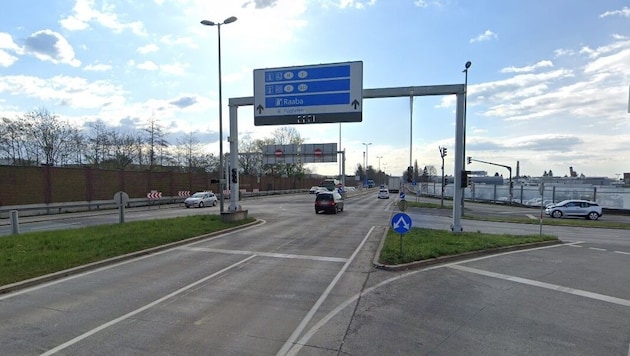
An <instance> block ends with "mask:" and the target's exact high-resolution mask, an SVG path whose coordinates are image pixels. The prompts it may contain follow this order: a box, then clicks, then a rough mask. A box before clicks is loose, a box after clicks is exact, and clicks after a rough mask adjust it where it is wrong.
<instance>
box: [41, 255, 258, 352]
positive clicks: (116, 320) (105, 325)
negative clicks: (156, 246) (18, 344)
mask: <svg viewBox="0 0 630 356" xmlns="http://www.w3.org/2000/svg"><path fill="white" fill-rule="evenodd" d="M254 257H256V256H255V255H254V256H249V257H247V258H245V259H243V260H240V261H239V262H236V263H234V264H232V265H230V266H227V267H225V268H224V269H222V270H220V271H218V272H215V273H213V274H211V275H209V276H206V277H204V278H202V279H200V280H198V281H196V282H193V283H191V284H189V285H187V286H184V287H182V288H180V289H178V290H176V291H174V292H173V293H169V294H167V295H165V296H163V297H162V298H160V299H157V300H155V301H153V302H151V303H149V304H147V305H145V306H143V307H141V308H138V309H136V310H134V311H131V312H129V313H127V314H125V315H123V316H121V317H118V318H116V319H114V320H110V321H108V322H107V323H105V324H102V325H100V326H98V327H96V328H94V329H92V330H90V331H87V332H85V333H83V334H81V335H79V336H77V337H75V338H74V339H72V340H69V341H66V342H64V343H63V344H61V345H59V346H57V347H55V348H53V349H50V350H48V351H46V352H44V353H43V354H41V355H40V356H48V355H53V354H56V353H57V352H59V351H61V350H63V349H65V348H67V347H70V346H72V345H74V344H76V343H77V342H79V341H81V340H83V339H86V338H88V337H90V336H92V335H94V334H96V333H98V332H99V331H101V330H104V329H106V328H108V327H110V326H112V325H115V324H118V323H119V322H121V321H123V320H126V319H129V318H130V317H132V316H134V315H136V314H138V313H140V312H143V311H145V310H147V309H149V308H151V307H153V306H155V305H157V304H160V303H162V302H163V301H165V300H167V299H170V298H172V297H174V296H176V295H178V294H180V293H182V292H185V291H187V290H188V289H190V288H192V287H195V286H197V285H199V284H201V283H203V282H205V281H207V280H209V279H212V278H214V277H216V276H218V275H220V274H222V273H224V272H227V271H229V270H231V269H233V268H235V267H238V266H239V265H241V264H243V263H245V262H247V261H249V260H251V259H252V258H254Z"/></svg>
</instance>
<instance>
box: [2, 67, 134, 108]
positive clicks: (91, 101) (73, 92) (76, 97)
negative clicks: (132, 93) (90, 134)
mask: <svg viewBox="0 0 630 356" xmlns="http://www.w3.org/2000/svg"><path fill="white" fill-rule="evenodd" d="M0 92H10V93H11V94H13V95H21V96H27V97H32V98H37V99H39V100H40V101H43V102H49V103H54V104H55V105H58V106H70V107H73V108H100V107H103V106H106V105H110V104H112V103H119V104H122V103H124V100H125V99H124V95H125V93H124V90H123V89H122V88H121V87H119V86H116V85H113V84H111V83H109V82H108V81H94V82H89V81H88V80H87V79H85V78H80V77H71V76H65V75H58V76H54V77H52V78H47V79H45V78H37V77H32V76H25V75H18V76H0Z"/></svg>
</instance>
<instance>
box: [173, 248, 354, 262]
mask: <svg viewBox="0 0 630 356" xmlns="http://www.w3.org/2000/svg"><path fill="white" fill-rule="evenodd" d="M178 249H179V250H187V251H200V252H216V253H227V254H232V255H258V256H263V257H276V258H291V259H302V260H313V261H325V262H346V261H348V259H347V258H340V257H325V256H310V255H295V254H290V253H272V252H256V251H243V250H224V249H217V248H206V247H180V248H178Z"/></svg>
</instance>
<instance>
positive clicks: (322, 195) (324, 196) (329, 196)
mask: <svg viewBox="0 0 630 356" xmlns="http://www.w3.org/2000/svg"><path fill="white" fill-rule="evenodd" d="M332 199H333V195H332V194H330V193H319V194H317V198H315V200H316V201H322V200H332Z"/></svg>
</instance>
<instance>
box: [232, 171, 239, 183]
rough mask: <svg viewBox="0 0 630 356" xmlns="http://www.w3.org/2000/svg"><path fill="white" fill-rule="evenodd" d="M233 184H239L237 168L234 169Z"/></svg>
mask: <svg viewBox="0 0 630 356" xmlns="http://www.w3.org/2000/svg"><path fill="white" fill-rule="evenodd" d="M232 183H238V172H237V171H236V168H232Z"/></svg>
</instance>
